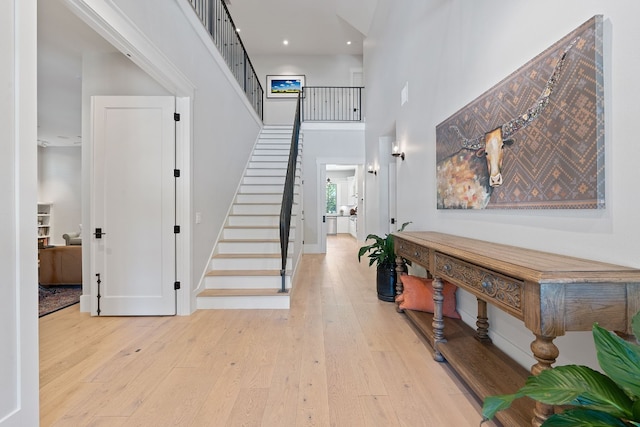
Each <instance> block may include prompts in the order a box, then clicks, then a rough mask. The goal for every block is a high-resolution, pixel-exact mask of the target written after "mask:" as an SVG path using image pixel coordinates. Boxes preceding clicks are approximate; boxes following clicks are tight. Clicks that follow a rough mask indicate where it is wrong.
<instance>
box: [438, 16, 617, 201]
mask: <svg viewBox="0 0 640 427" xmlns="http://www.w3.org/2000/svg"><path fill="white" fill-rule="evenodd" d="M601 33H602V17H601V16H595V17H594V18H592V19H591V20H589V21H587V22H586V23H585V24H583V25H582V26H581V27H579V28H578V29H576V30H575V31H573V32H572V33H570V34H569V35H567V36H566V37H564V38H563V39H562V40H560V41H559V42H558V43H556V44H555V45H554V46H552V47H550V48H549V49H547V50H546V51H545V52H543V53H542V54H540V55H538V57H536V58H534V59H533V60H532V61H531V62H530V63H528V64H526V65H525V66H523V67H521V69H519V70H518V71H516V72H515V73H513V74H512V75H511V76H509V77H507V78H506V79H505V80H503V81H502V82H501V83H499V84H498V85H496V86H495V87H494V88H492V89H491V90H489V91H487V92H486V93H485V94H483V95H482V96H481V97H480V98H478V99H476V100H475V101H473V102H472V103H471V104H469V105H468V106H466V107H465V108H463V109H462V110H460V111H459V112H458V113H456V114H454V115H453V116H452V117H450V118H449V119H447V120H445V121H444V122H442V123H441V124H439V125H438V126H437V128H436V150H437V155H436V157H437V165H436V174H437V206H438V208H439V209H485V208H497V207H502V208H512V209H513V208H538V209H539V208H600V207H603V206H604V166H603V165H604V120H603V103H604V102H603V98H604V97H603V94H602V84H601V82H602V80H603V79H602V59H601V58H602V49H601V46H602V34H601ZM549 66H552V68H551V70H550V72H547V73H546V75H548V76H549V77H548V79H547V80H546V82H545V84H544V86H543V87H542V88H541V89H538V90H536V89H535V87H536V84H535V82H539V81H540V77H541V76H542V75H543V72H544V70H545V69H548V68H549ZM532 81H533V83H532V84H531V85H529V87H527V86H526V85H525V83H526V82H532ZM599 83H600V84H599ZM534 97H535V98H534ZM526 99H533V102H532V101H528V102H529V106H528V107H527V108H524V109H521V110H520V111H514V110H515V108H521V107H520V105H522V104H523V103H524V102H525V101H526ZM523 110H524V111H523ZM510 111H514V112H515V114H513V115H512V116H511V118H508V119H507V120H505V121H504V122H503V123H502V124H501V125H495V123H496V121H497V120H499V119H500V118H501V117H504V116H505V115H506V114H509V112H510ZM491 112H493V113H495V114H488V113H491ZM507 117H508V116H507ZM492 123H493V124H492ZM498 123H500V122H498ZM469 129H470V130H472V131H473V132H469V131H468V130H469ZM478 130H479V131H478ZM466 133H470V134H471V135H474V134H475V136H472V137H471V138H467V137H466V136H465V134H466ZM496 196H497V197H496Z"/></svg>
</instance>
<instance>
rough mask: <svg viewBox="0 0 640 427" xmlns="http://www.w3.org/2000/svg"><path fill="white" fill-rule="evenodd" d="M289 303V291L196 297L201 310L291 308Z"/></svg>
mask: <svg viewBox="0 0 640 427" xmlns="http://www.w3.org/2000/svg"><path fill="white" fill-rule="evenodd" d="M289 304H290V296H289V294H288V293H285V294H276V295H274V296H259V297H250V296H246V297H245V296H242V297H198V298H196V306H197V308H198V309H201V310H236V309H246V310H249V309H256V310H258V309H264V310H287V309H289Z"/></svg>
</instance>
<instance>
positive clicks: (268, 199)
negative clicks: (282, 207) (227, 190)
mask: <svg viewBox="0 0 640 427" xmlns="http://www.w3.org/2000/svg"><path fill="white" fill-rule="evenodd" d="M298 197H299V196H298V195H297V194H294V196H293V201H294V203H297V201H298ZM236 203H275V204H279V203H282V193H280V194H238V195H237V196H236ZM278 213H280V212H278Z"/></svg>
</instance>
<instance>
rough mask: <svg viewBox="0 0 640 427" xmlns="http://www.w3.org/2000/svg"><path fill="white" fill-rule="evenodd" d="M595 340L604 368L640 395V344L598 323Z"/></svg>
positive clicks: (594, 331) (629, 391) (624, 388)
mask: <svg viewBox="0 0 640 427" xmlns="http://www.w3.org/2000/svg"><path fill="white" fill-rule="evenodd" d="M634 321H635V316H634ZM593 340H594V342H595V345H596V351H597V356H598V363H599V364H600V367H601V368H602V370H603V371H604V372H605V373H606V374H607V375H608V376H609V377H610V378H611V379H612V380H613V381H614V382H615V383H616V384H618V386H620V387H621V388H622V389H623V390H625V391H626V392H627V393H628V394H629V395H631V396H636V397H640V346H638V345H636V344H632V343H630V342H627V341H625V340H623V339H622V338H620V337H619V336H617V335H615V334H614V333H612V332H609V331H607V330H606V329H603V328H601V327H600V326H598V325H597V324H594V325H593ZM636 421H638V420H636Z"/></svg>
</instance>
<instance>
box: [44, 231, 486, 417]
mask: <svg viewBox="0 0 640 427" xmlns="http://www.w3.org/2000/svg"><path fill="white" fill-rule="evenodd" d="M327 247H328V251H327V254H326V255H305V256H304V257H303V261H302V263H301V270H300V272H299V276H298V280H297V283H296V285H295V290H294V292H293V295H292V303H291V309H290V310H288V311H287V310H254V311H251V310H219V311H205V310H201V311H197V312H196V313H194V314H193V315H192V316H184V317H137V318H136V317H103V318H92V317H90V316H89V315H88V314H86V313H80V312H79V309H78V306H77V305H76V306H73V307H70V308H68V309H65V310H61V311H59V312H57V313H54V314H51V315H48V316H45V317H43V318H41V319H40V420H41V426H74V427H79V426H93V427H98V426H108V427H118V426H153V427H157V426H197V427H199V426H224V427H227V426H249V427H253V426H264V427H289V426H292V427H302V426H336V427H358V426H380V427H383V426H384V427H390V426H407V427H418V426H445V427H447V426H451V427H454V426H455V427H465V426H474V427H477V426H478V425H479V423H480V418H481V417H480V403H478V402H477V401H476V400H475V399H474V397H473V396H472V395H471V394H470V393H469V392H468V391H467V390H466V389H465V387H464V386H463V385H462V384H461V383H460V381H459V380H458V379H456V377H455V376H454V374H452V373H451V371H450V369H448V367H447V365H446V364H439V363H437V362H435V361H433V359H432V356H431V352H430V350H429V349H428V347H427V346H426V345H425V343H423V342H422V341H421V339H420V338H418V337H417V336H416V333H415V332H414V330H413V329H412V328H411V326H410V325H409V324H408V323H407V321H406V320H405V318H404V316H403V315H401V314H398V313H396V311H395V306H394V304H393V303H388V302H383V301H379V300H378V299H377V297H376V291H375V269H374V268H373V267H371V268H370V267H368V266H367V263H366V262H363V263H362V264H358V261H357V248H358V245H357V243H356V241H355V240H354V239H353V238H351V237H350V236H347V235H344V236H337V237H330V238H329V240H328V242H327ZM485 425H487V426H492V425H493V424H485Z"/></svg>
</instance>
